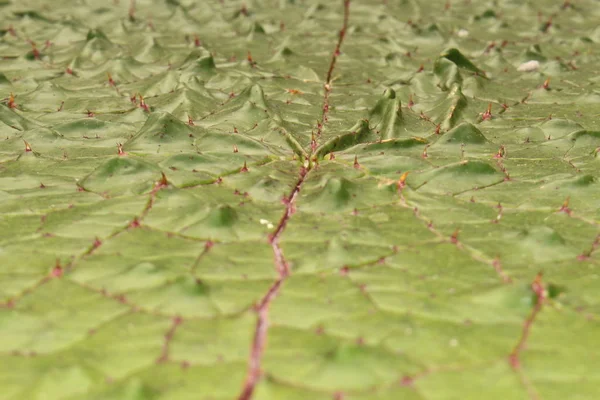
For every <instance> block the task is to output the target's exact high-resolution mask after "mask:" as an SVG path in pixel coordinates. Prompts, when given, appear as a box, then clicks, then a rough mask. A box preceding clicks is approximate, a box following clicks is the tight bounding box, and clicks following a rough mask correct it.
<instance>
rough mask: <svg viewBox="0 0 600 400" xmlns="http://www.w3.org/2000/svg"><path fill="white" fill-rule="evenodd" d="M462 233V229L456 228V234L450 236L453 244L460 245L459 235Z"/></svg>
mask: <svg viewBox="0 0 600 400" xmlns="http://www.w3.org/2000/svg"><path fill="white" fill-rule="evenodd" d="M459 232H460V229H458V228H456V230H455V231H454V233H452V236H450V242H452V243H453V244H457V243H458V233H459Z"/></svg>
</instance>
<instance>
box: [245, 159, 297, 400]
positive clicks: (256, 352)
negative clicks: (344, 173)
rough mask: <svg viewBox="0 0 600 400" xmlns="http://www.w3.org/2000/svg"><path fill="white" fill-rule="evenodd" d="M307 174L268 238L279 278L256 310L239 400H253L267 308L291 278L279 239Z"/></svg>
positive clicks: (267, 316) (258, 374)
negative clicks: (246, 370)
mask: <svg viewBox="0 0 600 400" xmlns="http://www.w3.org/2000/svg"><path fill="white" fill-rule="evenodd" d="M307 174H308V169H306V168H304V167H301V168H300V177H299V178H298V181H297V182H296V185H295V186H294V189H292V192H291V193H290V195H289V196H288V197H286V198H285V199H284V203H285V211H284V213H283V215H282V217H281V219H280V220H279V223H278V224H277V227H276V228H275V230H274V231H273V233H272V234H271V235H270V237H269V242H270V244H271V248H272V249H273V255H274V257H275V268H276V269H277V273H278V274H279V278H278V279H277V280H276V281H275V282H274V283H273V285H271V287H270V288H269V290H268V291H267V293H266V294H265V296H264V297H263V298H262V300H261V301H260V303H259V304H258V306H257V308H256V311H257V313H258V318H257V321H256V328H255V331H254V339H253V340H252V348H251V350H250V359H249V361H248V374H247V376H246V381H245V382H244V386H243V388H242V393H241V394H240V396H239V397H238V399H239V400H250V399H251V398H252V394H253V392H254V388H255V387H256V384H257V383H258V381H259V379H260V375H261V371H260V369H261V360H262V355H263V353H264V349H265V344H266V342H267V331H268V328H269V306H270V305H271V302H272V301H273V299H275V297H277V295H278V294H279V289H280V288H281V285H282V283H283V281H285V280H286V279H287V277H288V276H289V274H290V268H289V265H288V263H287V261H286V260H285V256H284V255H283V250H282V249H281V246H280V245H279V238H280V237H281V234H282V233H283V231H284V230H285V227H286V225H287V223H288V221H289V219H290V217H291V216H292V214H293V213H294V212H295V205H294V203H295V201H296V198H297V197H298V194H299V193H300V188H301V187H302V184H303V183H304V180H305V178H306V175H307Z"/></svg>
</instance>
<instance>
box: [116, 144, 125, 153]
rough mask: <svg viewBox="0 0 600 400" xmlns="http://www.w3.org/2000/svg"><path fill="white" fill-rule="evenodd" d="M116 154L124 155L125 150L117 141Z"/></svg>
mask: <svg viewBox="0 0 600 400" xmlns="http://www.w3.org/2000/svg"><path fill="white" fill-rule="evenodd" d="M117 154H118V155H120V156H124V155H125V152H124V151H123V145H122V144H121V143H117Z"/></svg>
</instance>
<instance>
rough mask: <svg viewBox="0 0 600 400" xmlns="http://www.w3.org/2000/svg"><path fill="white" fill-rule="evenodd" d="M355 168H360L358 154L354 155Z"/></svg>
mask: <svg viewBox="0 0 600 400" xmlns="http://www.w3.org/2000/svg"><path fill="white" fill-rule="evenodd" d="M354 168H356V169H359V168H360V164H359V163H358V156H357V155H355V156H354Z"/></svg>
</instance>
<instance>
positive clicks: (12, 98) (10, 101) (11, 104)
mask: <svg viewBox="0 0 600 400" xmlns="http://www.w3.org/2000/svg"><path fill="white" fill-rule="evenodd" d="M7 105H8V108H17V104H16V103H15V95H14V94H12V92H11V94H10V96H8V104H7Z"/></svg>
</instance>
